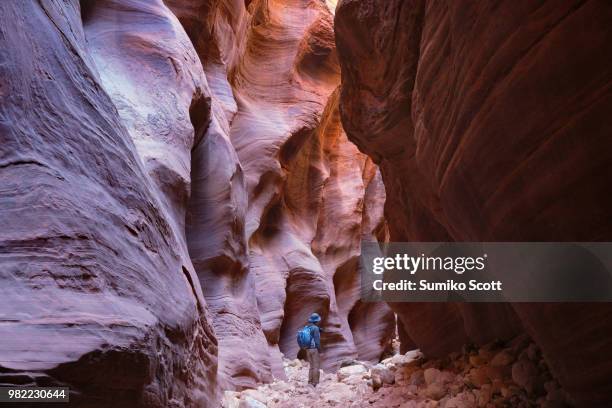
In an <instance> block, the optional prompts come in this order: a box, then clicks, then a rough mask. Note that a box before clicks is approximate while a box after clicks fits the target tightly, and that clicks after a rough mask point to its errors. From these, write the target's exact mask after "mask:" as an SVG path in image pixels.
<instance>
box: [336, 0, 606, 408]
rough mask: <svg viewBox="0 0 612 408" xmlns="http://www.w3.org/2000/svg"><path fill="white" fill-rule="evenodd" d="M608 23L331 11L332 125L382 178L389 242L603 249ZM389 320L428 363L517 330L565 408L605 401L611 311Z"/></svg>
mask: <svg viewBox="0 0 612 408" xmlns="http://www.w3.org/2000/svg"><path fill="white" fill-rule="evenodd" d="M611 17H612V8H611V7H610V6H609V4H607V3H606V2H597V1H594V2H586V3H585V2H580V1H568V2H564V3H562V4H560V3H558V2H552V1H546V2H539V3H535V2H529V1H519V2H506V3H499V4H497V5H495V6H494V5H493V4H491V3H486V2H484V3H482V2H479V3H471V4H465V3H459V2H425V1H399V0H390V1H387V0H385V1H382V0H361V1H354V0H345V1H341V2H340V4H338V8H337V9H336V15H335V30H336V43H337V48H338V55H339V59H340V64H341V66H342V87H341V101H340V112H341V116H342V122H343V126H344V128H345V129H346V131H347V134H348V136H349V138H350V139H351V140H352V141H354V142H355V143H356V144H357V145H358V146H359V147H360V149H361V150H362V151H364V152H365V153H367V154H368V155H370V156H371V157H372V158H373V159H374V161H375V162H376V163H378V164H379V165H380V168H381V172H382V175H383V179H384V180H385V186H386V191H387V203H386V216H387V220H388V222H389V227H390V233H391V239H392V240H394V241H402V240H422V241H447V240H457V241H601V240H610V238H611V236H610V231H611V230H612V225H611V223H610V220H611V218H610V216H609V213H610V208H612V195H610V194H609V190H610V188H609V186H610V184H611V181H612V180H611V172H610V163H612V149H610V146H611V145H610V139H609V135H610V131H611V130H612V128H611V124H610V120H609V112H610V109H611V108H612V96H611V94H610V91H609V82H610V78H611V74H612V73H611V65H610V63H609V56H610V55H612V49H611V44H612V42H611V41H610V40H611V39H612V31H611V28H610V24H609V21H610V19H611ZM394 309H395V310H396V311H397V312H398V314H399V318H400V320H401V321H402V323H403V329H404V331H405V334H407V335H409V337H410V339H411V340H412V341H414V342H415V343H416V345H417V346H419V347H420V348H421V349H422V350H423V351H424V352H426V353H427V354H430V355H443V354H445V353H447V352H449V351H451V350H456V349H458V348H460V347H461V344H462V343H465V342H466V341H474V342H477V343H480V344H482V343H484V342H487V341H491V340H493V339H495V338H509V337H511V336H512V335H514V334H515V333H516V332H517V331H520V330H521V327H522V328H523V329H524V330H526V331H527V332H528V333H529V334H530V335H531V336H532V337H533V338H534V340H535V341H536V342H537V343H538V345H539V346H540V347H541V348H542V351H543V353H544V356H545V358H546V360H547V361H548V363H549V365H550V367H551V369H552V372H553V374H554V375H555V376H557V378H558V380H559V381H560V383H561V385H562V386H563V387H564V388H565V389H566V390H567V391H568V392H569V393H570V395H571V397H572V398H573V400H574V402H575V403H577V404H579V405H582V406H606V405H609V404H610V403H611V402H612V400H611V398H612V388H610V387H611V385H610V381H609V376H610V373H611V372H612V354H611V353H612V349H611V348H610V346H609V342H606V341H605V340H604V339H605V338H607V336H608V335H607V334H606V333H610V332H612V318H611V317H610V316H612V315H611V314H610V311H611V310H612V309H611V307H610V306H609V305H605V304H600V305H597V306H596V305H578V304H573V305H572V304H566V305H530V304H517V305H512V306H506V305H473V306H468V307H466V306H460V305H454V304H437V305H431V304H419V305H416V304H410V305H409V304H403V305H402V304H397V305H394ZM586 367H588V369H587V368H586Z"/></svg>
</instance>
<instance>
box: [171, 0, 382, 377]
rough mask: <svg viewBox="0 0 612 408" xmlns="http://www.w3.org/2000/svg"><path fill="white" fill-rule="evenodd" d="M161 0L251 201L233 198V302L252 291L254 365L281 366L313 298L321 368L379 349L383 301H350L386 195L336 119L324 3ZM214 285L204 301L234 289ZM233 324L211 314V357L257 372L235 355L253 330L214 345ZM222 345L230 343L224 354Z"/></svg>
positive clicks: (334, 72) (213, 301)
mask: <svg viewBox="0 0 612 408" xmlns="http://www.w3.org/2000/svg"><path fill="white" fill-rule="evenodd" d="M168 4H169V5H170V7H171V8H172V9H173V11H174V12H175V14H176V15H177V17H178V18H179V20H180V21H181V23H182V24H183V26H184V27H185V30H186V31H187V33H188V35H189V36H190V38H191V40H192V42H193V44H194V45H195V47H196V50H197V52H198V54H199V56H200V59H201V61H202V64H203V67H204V70H205V72H206V76H207V78H208V84H209V87H210V89H211V92H212V94H213V98H212V101H213V102H212V103H213V106H215V103H218V105H219V106H220V108H221V109H220V110H221V111H223V113H224V114H225V117H226V118H227V124H228V127H227V128H226V129H227V132H226V133H225V134H227V135H229V137H230V139H231V142H232V145H233V146H234V147H235V149H236V152H237V155H238V159H239V162H240V164H241V166H242V171H243V175H244V180H245V183H246V194H247V197H248V206H242V207H240V206H239V205H237V207H240V208H242V209H243V210H246V214H244V215H241V217H243V219H244V220H245V221H244V222H245V232H244V233H245V236H246V240H247V241H248V265H249V273H248V274H247V279H250V282H251V284H252V285H254V288H255V291H254V292H249V290H248V288H245V289H244V290H241V291H238V292H235V293H236V295H235V300H234V303H235V302H236V301H237V300H238V299H243V298H244V297H245V296H250V294H251V293H255V294H256V302H257V309H258V312H259V316H258V318H260V319H261V327H262V330H263V334H264V335H265V340H266V341H265V342H264V344H266V346H267V350H264V351H259V350H258V351H255V352H254V353H253V354H254V355H256V356H257V358H258V361H257V363H256V364H254V365H253V366H259V367H260V368H261V366H262V362H263V363H264V368H265V367H266V366H267V367H268V368H267V369H268V370H269V371H270V372H271V373H272V374H274V375H276V376H278V377H281V378H282V377H284V372H283V370H282V365H281V360H280V355H281V352H282V353H284V354H286V355H288V356H291V357H294V356H295V355H296V353H297V351H298V350H297V344H296V341H295V333H296V332H297V330H298V328H299V327H300V326H302V325H304V324H305V322H306V320H307V318H308V316H309V314H310V313H312V312H314V311H316V312H318V313H320V314H321V315H322V316H323V321H324V322H323V330H324V331H323V340H322V342H323V343H324V344H325V347H324V352H323V355H322V364H323V367H324V368H332V367H333V366H337V365H338V364H339V363H340V361H342V360H343V359H346V358H349V357H357V356H359V357H360V358H362V359H366V360H377V359H379V358H380V356H381V355H382V354H383V352H384V350H385V348H386V347H388V344H389V340H390V336H391V334H392V332H393V325H394V323H393V315H392V312H391V311H390V309H389V308H388V307H387V306H386V305H382V304H361V303H360V302H359V291H358V289H359V288H358V283H359V280H358V276H357V259H358V256H359V253H360V240H361V239H368V240H372V239H386V225H385V223H384V218H383V213H382V207H383V203H384V198H385V195H384V188H383V184H382V179H381V177H380V174H379V172H378V170H377V168H376V166H374V165H373V164H372V162H371V160H370V159H368V158H367V156H365V155H363V154H361V153H359V152H358V151H357V149H356V148H355V147H354V145H353V144H351V143H350V142H349V141H348V140H347V138H346V135H345V134H344V131H343V129H342V126H341V125H340V120H339V114H338V93H337V92H336V91H335V89H336V87H337V86H338V84H339V80H340V79H339V67H338V63H337V58H336V53H335V46H334V38H333V27H332V21H333V16H332V13H331V11H330V9H329V8H328V7H327V6H326V5H325V4H324V3H323V2H320V3H319V2H306V1H291V2H277V1H268V2H264V1H253V2H249V3H247V5H246V7H245V4H244V3H243V2H210V1H201V2H184V1H178V0H176V1H175V0H172V1H168ZM208 182H209V183H210V182H211V181H208ZM216 197H218V196H216ZM217 199H218V198H217ZM212 219H216V220H218V219H227V217H225V216H223V215H221V216H220V217H211V220H212ZM217 222H219V221H217ZM228 241H229V242H233V241H234V240H233V239H231V240H230V239H227V240H225V241H224V242H228ZM191 252H192V251H191V249H190V253H191ZM192 257H193V253H192ZM231 259H236V257H235V256H233V257H232V258H231ZM232 265H235V263H232ZM240 265H244V263H242V262H241V263H240ZM215 268H216V269H215ZM196 269H198V267H197V265H196ZM209 269H210V268H209ZM227 269H228V267H227V263H226V262H222V263H219V264H218V265H217V266H216V267H215V266H213V267H212V270H216V271H217V272H215V273H213V275H211V277H210V280H212V281H216V280H217V279H218V278H219V275H221V274H224V273H226V272H225V271H226V270H227ZM200 276H202V274H201V275H200ZM235 279H236V277H234V280H232V282H235ZM214 285H215V283H213V282H205V283H203V288H204V294H205V296H206V297H207V300H208V302H209V304H210V307H211V310H213V311H215V310H218V307H217V305H218V304H219V302H220V300H222V299H228V296H230V293H231V292H232V290H234V291H235V289H232V288H230V287H228V285H226V286H225V287H224V288H222V287H221V286H220V285H217V286H219V287H220V289H219V290H218V291H217V292H216V294H214V295H211V296H208V294H207V293H208V291H209V289H208V287H211V286H214ZM245 285H246V284H245ZM250 310H255V308H254V307H251V303H248V307H245V308H242V309H236V310H235V311H234V313H232V314H231V315H232V316H245V315H246V314H248V313H249V311H250ZM236 325H237V323H236V322H235V321H231V320H226V321H215V329H216V331H217V333H218V335H219V339H220V340H219V341H220V345H221V347H220V366H223V365H224V364H225V363H224V361H228V363H227V364H228V368H227V374H228V375H229V377H231V378H232V379H234V378H236V377H237V376H239V375H240V373H244V372H247V373H248V374H252V375H251V378H252V379H253V380H262V379H263V380H265V379H266V378H267V377H266V372H265V369H264V370H262V372H259V373H258V372H255V371H254V370H253V369H252V368H251V369H250V370H247V369H245V368H241V367H240V366H238V365H237V364H239V362H241V361H245V359H244V358H242V357H243V353H244V352H243V351H242V350H247V349H252V347H253V339H252V338H253V335H251V334H249V333H247V332H243V333H241V334H240V335H239V336H236V339H238V338H245V337H249V338H251V340H249V342H250V343H249V347H247V348H245V347H243V346H240V345H239V344H238V343H236V344H233V345H231V347H228V348H224V347H223V342H224V338H225V336H224V335H223V333H224V332H225V331H233V330H235V329H234V328H235V327H236ZM258 344H261V342H259V343H258ZM224 350H231V351H228V358H227V359H225V358H223V356H222V355H223V353H224ZM236 353H238V354H236ZM247 360H248V359H247ZM230 361H231V362H230ZM267 375H269V373H268V374H267ZM234 385H236V386H238V388H239V387H240V386H245V385H253V384H252V383H250V384H249V383H248V382H244V383H242V384H236V383H234Z"/></svg>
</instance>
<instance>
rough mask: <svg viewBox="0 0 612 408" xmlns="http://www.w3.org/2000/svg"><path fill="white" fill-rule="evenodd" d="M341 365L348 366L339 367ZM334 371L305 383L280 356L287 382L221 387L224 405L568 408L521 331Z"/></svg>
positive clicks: (301, 366) (301, 371) (300, 366)
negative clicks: (430, 354)
mask: <svg viewBox="0 0 612 408" xmlns="http://www.w3.org/2000/svg"><path fill="white" fill-rule="evenodd" d="M347 364H348V365H347ZM343 365H345V366H344V367H341V368H340V369H339V370H338V371H337V372H336V373H326V372H321V382H320V383H319V385H318V386H317V387H316V388H313V387H312V386H310V385H309V384H308V383H307V379H308V364H307V363H305V362H303V361H300V360H297V359H296V360H287V359H285V360H284V369H285V373H286V375H287V380H284V381H280V380H275V381H274V382H272V383H270V384H261V385H260V386H259V387H258V388H256V389H248V390H244V391H242V392H234V391H226V392H225V394H224V398H223V407H224V408H264V407H269V408H284V407H287V408H289V407H291V408H308V407H338V406H342V407H381V408H383V407H384V408H438V407H439V408H472V407H485V408H493V407H542V408H562V407H568V406H570V405H569V404H568V403H567V399H566V395H565V393H564V392H563V390H561V389H560V387H559V385H558V384H557V383H556V381H554V380H553V379H552V377H551V375H550V373H549V371H548V367H547V366H546V363H545V362H544V360H543V359H542V356H541V352H540V350H539V349H538V348H537V346H536V345H535V344H534V343H532V342H531V341H529V339H528V338H526V337H524V336H521V337H517V338H515V339H514V340H513V341H511V342H509V343H507V344H500V343H491V344H488V345H486V346H483V347H481V348H479V349H476V348H472V349H469V348H465V349H464V350H463V352H461V353H454V354H453V355H451V356H449V357H448V358H445V359H426V358H424V357H423V355H422V354H421V353H420V352H419V351H418V350H413V351H409V352H407V353H406V354H399V353H398V354H395V355H394V356H392V357H390V358H387V359H385V360H383V361H382V362H381V363H379V364H376V365H372V364H369V363H365V362H359V361H346V362H344V363H343Z"/></svg>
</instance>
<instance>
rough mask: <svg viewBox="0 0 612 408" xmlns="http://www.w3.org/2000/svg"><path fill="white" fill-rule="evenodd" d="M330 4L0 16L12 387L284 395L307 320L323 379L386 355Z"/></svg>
mask: <svg viewBox="0 0 612 408" xmlns="http://www.w3.org/2000/svg"><path fill="white" fill-rule="evenodd" d="M328 3H329V4H328ZM328 3H326V2H323V1H318V0H317V1H301V0H300V1H298V0H292V1H280V0H276V1H273V0H267V1H266V0H259V1H257V0H256V1H250V2H249V1H247V2H244V1H237V0H236V1H215V0H199V1H196V0H194V1H187V0H184V1H183V0H167V1H163V2H162V1H161V0H155V1H152V0H82V1H80V2H79V1H76V0H72V1H67V2H62V1H55V0H45V1H40V2H2V3H0V18H1V19H2V24H0V43H1V47H0V100H1V105H0V129H1V131H0V136H1V141H2V143H1V147H0V180H2V189H1V190H0V202H1V204H0V214H1V215H0V218H1V219H2V225H3V228H2V230H1V231H0V248H1V253H2V271H1V273H0V279H1V280H2V281H1V282H0V321H1V322H2V324H1V325H0V384H3V385H10V384H22V385H27V384H30V385H39V386H42V385H46V386H50V385H64V386H70V387H71V389H72V390H73V391H74V392H75V393H74V395H71V401H73V402H75V403H77V404H78V403H82V404H88V405H87V406H101V407H102V406H108V404H110V403H111V401H112V404H113V405H114V406H125V407H133V406H147V407H156V406H158V407H167V406H177V407H178V406H211V407H213V406H217V405H218V402H217V401H218V397H219V395H218V391H219V390H220V389H241V388H244V387H250V386H254V385H255V384H256V383H258V382H262V381H270V380H271V379H272V376H273V375H274V376H277V377H282V376H283V375H284V372H283V370H282V361H281V353H284V354H285V355H287V356H288V357H291V358H293V357H295V353H296V352H297V349H296V344H295V332H296V330H297V328H298V327H299V326H300V325H302V324H304V322H305V321H306V319H307V317H308V315H309V314H310V313H311V312H313V311H317V312H319V313H320V314H321V315H322V316H323V319H324V321H323V330H324V331H323V341H324V343H325V344H326V347H325V349H324V352H323V355H322V363H323V367H324V368H326V369H333V368H335V367H336V366H337V365H338V364H339V363H340V362H341V361H342V360H343V359H346V358H360V359H362V360H371V361H377V360H378V359H379V358H380V357H381V355H383V353H385V352H386V351H387V350H388V347H389V346H390V340H391V337H392V336H393V334H394V326H395V321H394V315H393V312H392V311H391V309H390V308H389V307H388V306H387V305H385V304H382V303H361V302H360V301H359V286H358V284H359V280H358V275H357V273H358V271H357V268H358V266H357V259H358V256H359V251H360V247H359V244H360V241H361V240H386V239H388V232H387V226H386V223H385V221H384V217H383V205H384V201H385V189H384V186H383V184H382V178H381V175H380V172H379V171H378V167H377V166H376V165H374V164H373V161H372V160H371V159H370V158H369V157H368V156H367V155H365V154H363V153H360V152H359V151H358V150H357V148H356V146H355V145H354V144H353V143H351V142H350V141H349V140H348V139H347V137H346V134H345V133H344V130H343V128H342V125H341V121H340V111H339V100H340V93H339V91H338V86H339V84H340V68H339V64H338V60H337V55H336V50H335V45H334V32H333V4H331V3H330V2H328Z"/></svg>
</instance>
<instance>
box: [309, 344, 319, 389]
mask: <svg viewBox="0 0 612 408" xmlns="http://www.w3.org/2000/svg"><path fill="white" fill-rule="evenodd" d="M306 359H307V360H308V364H310V369H309V370H308V383H309V384H312V385H317V384H318V383H319V374H320V372H319V367H320V366H321V361H320V360H319V350H317V349H316V348H312V349H308V350H306Z"/></svg>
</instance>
